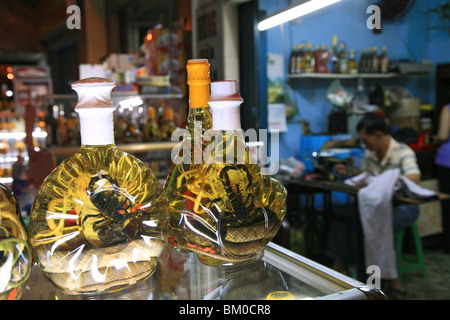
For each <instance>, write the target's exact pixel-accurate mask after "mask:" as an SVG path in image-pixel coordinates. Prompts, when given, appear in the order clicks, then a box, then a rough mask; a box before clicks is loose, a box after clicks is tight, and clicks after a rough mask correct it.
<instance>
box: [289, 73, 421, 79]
mask: <svg viewBox="0 0 450 320" xmlns="http://www.w3.org/2000/svg"><path fill="white" fill-rule="evenodd" d="M426 75H427V74H426V73H420V74H401V73H393V72H390V73H356V74H339V73H299V74H288V75H287V78H288V79H360V78H362V79H392V78H401V77H420V76H426Z"/></svg>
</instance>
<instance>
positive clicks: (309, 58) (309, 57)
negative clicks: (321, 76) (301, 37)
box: [303, 42, 316, 73]
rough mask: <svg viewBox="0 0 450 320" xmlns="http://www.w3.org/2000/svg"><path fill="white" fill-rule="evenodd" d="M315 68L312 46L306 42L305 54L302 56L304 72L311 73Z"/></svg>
mask: <svg viewBox="0 0 450 320" xmlns="http://www.w3.org/2000/svg"><path fill="white" fill-rule="evenodd" d="M315 66H316V60H315V58H314V53H313V52H312V45H311V42H308V43H307V44H306V52H305V55H304V68H303V70H304V72H305V73H312V72H314V71H315V68H316V67H315Z"/></svg>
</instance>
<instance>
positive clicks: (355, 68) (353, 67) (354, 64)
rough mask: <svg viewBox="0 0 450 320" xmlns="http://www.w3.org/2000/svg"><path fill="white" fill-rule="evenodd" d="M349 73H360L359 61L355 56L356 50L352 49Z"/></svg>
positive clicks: (348, 65) (349, 59) (349, 57)
mask: <svg viewBox="0 0 450 320" xmlns="http://www.w3.org/2000/svg"><path fill="white" fill-rule="evenodd" d="M347 68H348V73H350V74H357V73H358V61H357V60H356V56H355V49H350V55H349V56H348V62H347Z"/></svg>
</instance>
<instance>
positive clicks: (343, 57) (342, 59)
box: [338, 43, 348, 74]
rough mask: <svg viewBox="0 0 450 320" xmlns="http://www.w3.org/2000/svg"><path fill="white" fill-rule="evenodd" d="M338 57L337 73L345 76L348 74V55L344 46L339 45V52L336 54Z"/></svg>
mask: <svg viewBox="0 0 450 320" xmlns="http://www.w3.org/2000/svg"><path fill="white" fill-rule="evenodd" d="M338 57H339V73H342V74H346V73H348V65H347V64H348V54H347V50H346V48H345V44H344V43H341V45H340V50H339V53H338Z"/></svg>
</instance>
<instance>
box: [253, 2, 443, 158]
mask: <svg viewBox="0 0 450 320" xmlns="http://www.w3.org/2000/svg"><path fill="white" fill-rule="evenodd" d="M295 2H298V1H290V0H259V7H260V9H261V10H263V11H265V12H266V13H267V14H271V13H273V12H275V11H277V10H280V9H283V8H285V7H287V6H289V5H291V4H292V3H295ZM376 2H377V1H376V0H342V1H341V2H339V3H336V4H334V5H332V6H330V7H328V8H324V9H322V10H320V11H318V12H316V13H312V14H310V15H308V16H305V17H302V18H300V21H294V22H288V23H285V24H283V25H281V26H278V27H274V28H272V29H269V30H267V31H263V32H266V33H267V51H268V52H270V53H278V54H283V55H284V57H285V69H286V73H287V69H288V65H289V55H290V52H291V48H292V45H293V44H298V43H300V42H305V41H310V42H311V43H312V45H313V48H314V46H315V45H316V44H318V45H322V44H325V45H329V46H331V41H332V37H333V35H337V37H338V40H339V41H341V40H343V41H345V43H346V44H347V47H348V48H354V49H355V50H356V51H357V54H358V58H359V54H360V52H361V50H362V49H363V48H367V47H373V46H377V47H378V48H379V49H381V47H382V46H384V45H385V46H387V48H388V53H389V55H390V57H391V59H410V60H414V61H416V62H420V61H422V60H423V59H428V60H430V61H431V62H432V63H433V64H434V65H436V64H437V63H446V62H450V35H449V34H448V33H446V32H444V31H442V30H434V29H432V28H431V27H432V26H435V25H437V24H439V20H438V19H437V17H436V16H435V15H433V14H428V13H426V11H427V10H429V9H431V8H434V7H436V6H437V5H438V4H442V3H444V2H445V0H431V1H429V0H416V3H415V5H414V7H413V8H412V9H411V11H409V12H408V14H407V15H406V16H405V17H403V18H402V19H401V20H398V21H396V22H394V23H390V24H384V25H383V28H382V32H381V33H380V34H374V33H373V32H372V30H369V29H368V28H367V27H366V21H367V19H368V17H369V16H370V14H367V13H366V10H367V7H368V6H369V5H372V4H375V3H376ZM434 79H435V74H434V72H432V73H431V74H430V75H429V76H428V77H425V78H407V79H396V80H391V79H390V80H383V82H380V83H381V84H383V85H385V86H387V87H395V86H402V87H406V88H408V89H409V91H410V92H411V93H412V94H413V95H414V96H416V97H418V98H419V99H420V100H421V101H422V102H423V103H431V104H433V103H434V88H435V81H434ZM330 83H331V81H329V80H315V83H314V81H311V80H306V79H302V80H300V79H296V80H291V81H290V82H289V85H290V87H291V88H290V89H291V90H290V97H291V99H292V100H293V102H294V103H295V105H296V106H297V109H298V114H297V115H296V116H295V118H294V119H291V120H290V121H289V123H288V132H286V133H282V134H281V135H280V157H281V158H286V157H290V156H294V157H296V158H299V153H300V136H301V127H300V124H299V120H302V119H305V120H308V121H309V122H310V125H311V130H312V133H321V132H326V130H327V116H328V114H329V113H330V111H331V110H332V105H331V103H330V102H328V101H327V100H326V99H325V93H326V90H327V88H328V86H329V85H330ZM342 84H343V85H344V86H345V87H346V88H348V89H351V90H353V89H354V85H355V82H354V81H353V80H345V81H342ZM375 84H376V81H375V80H368V81H366V83H365V85H366V87H367V88H368V89H370V87H371V86H373V85H375ZM287 88H288V86H287Z"/></svg>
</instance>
